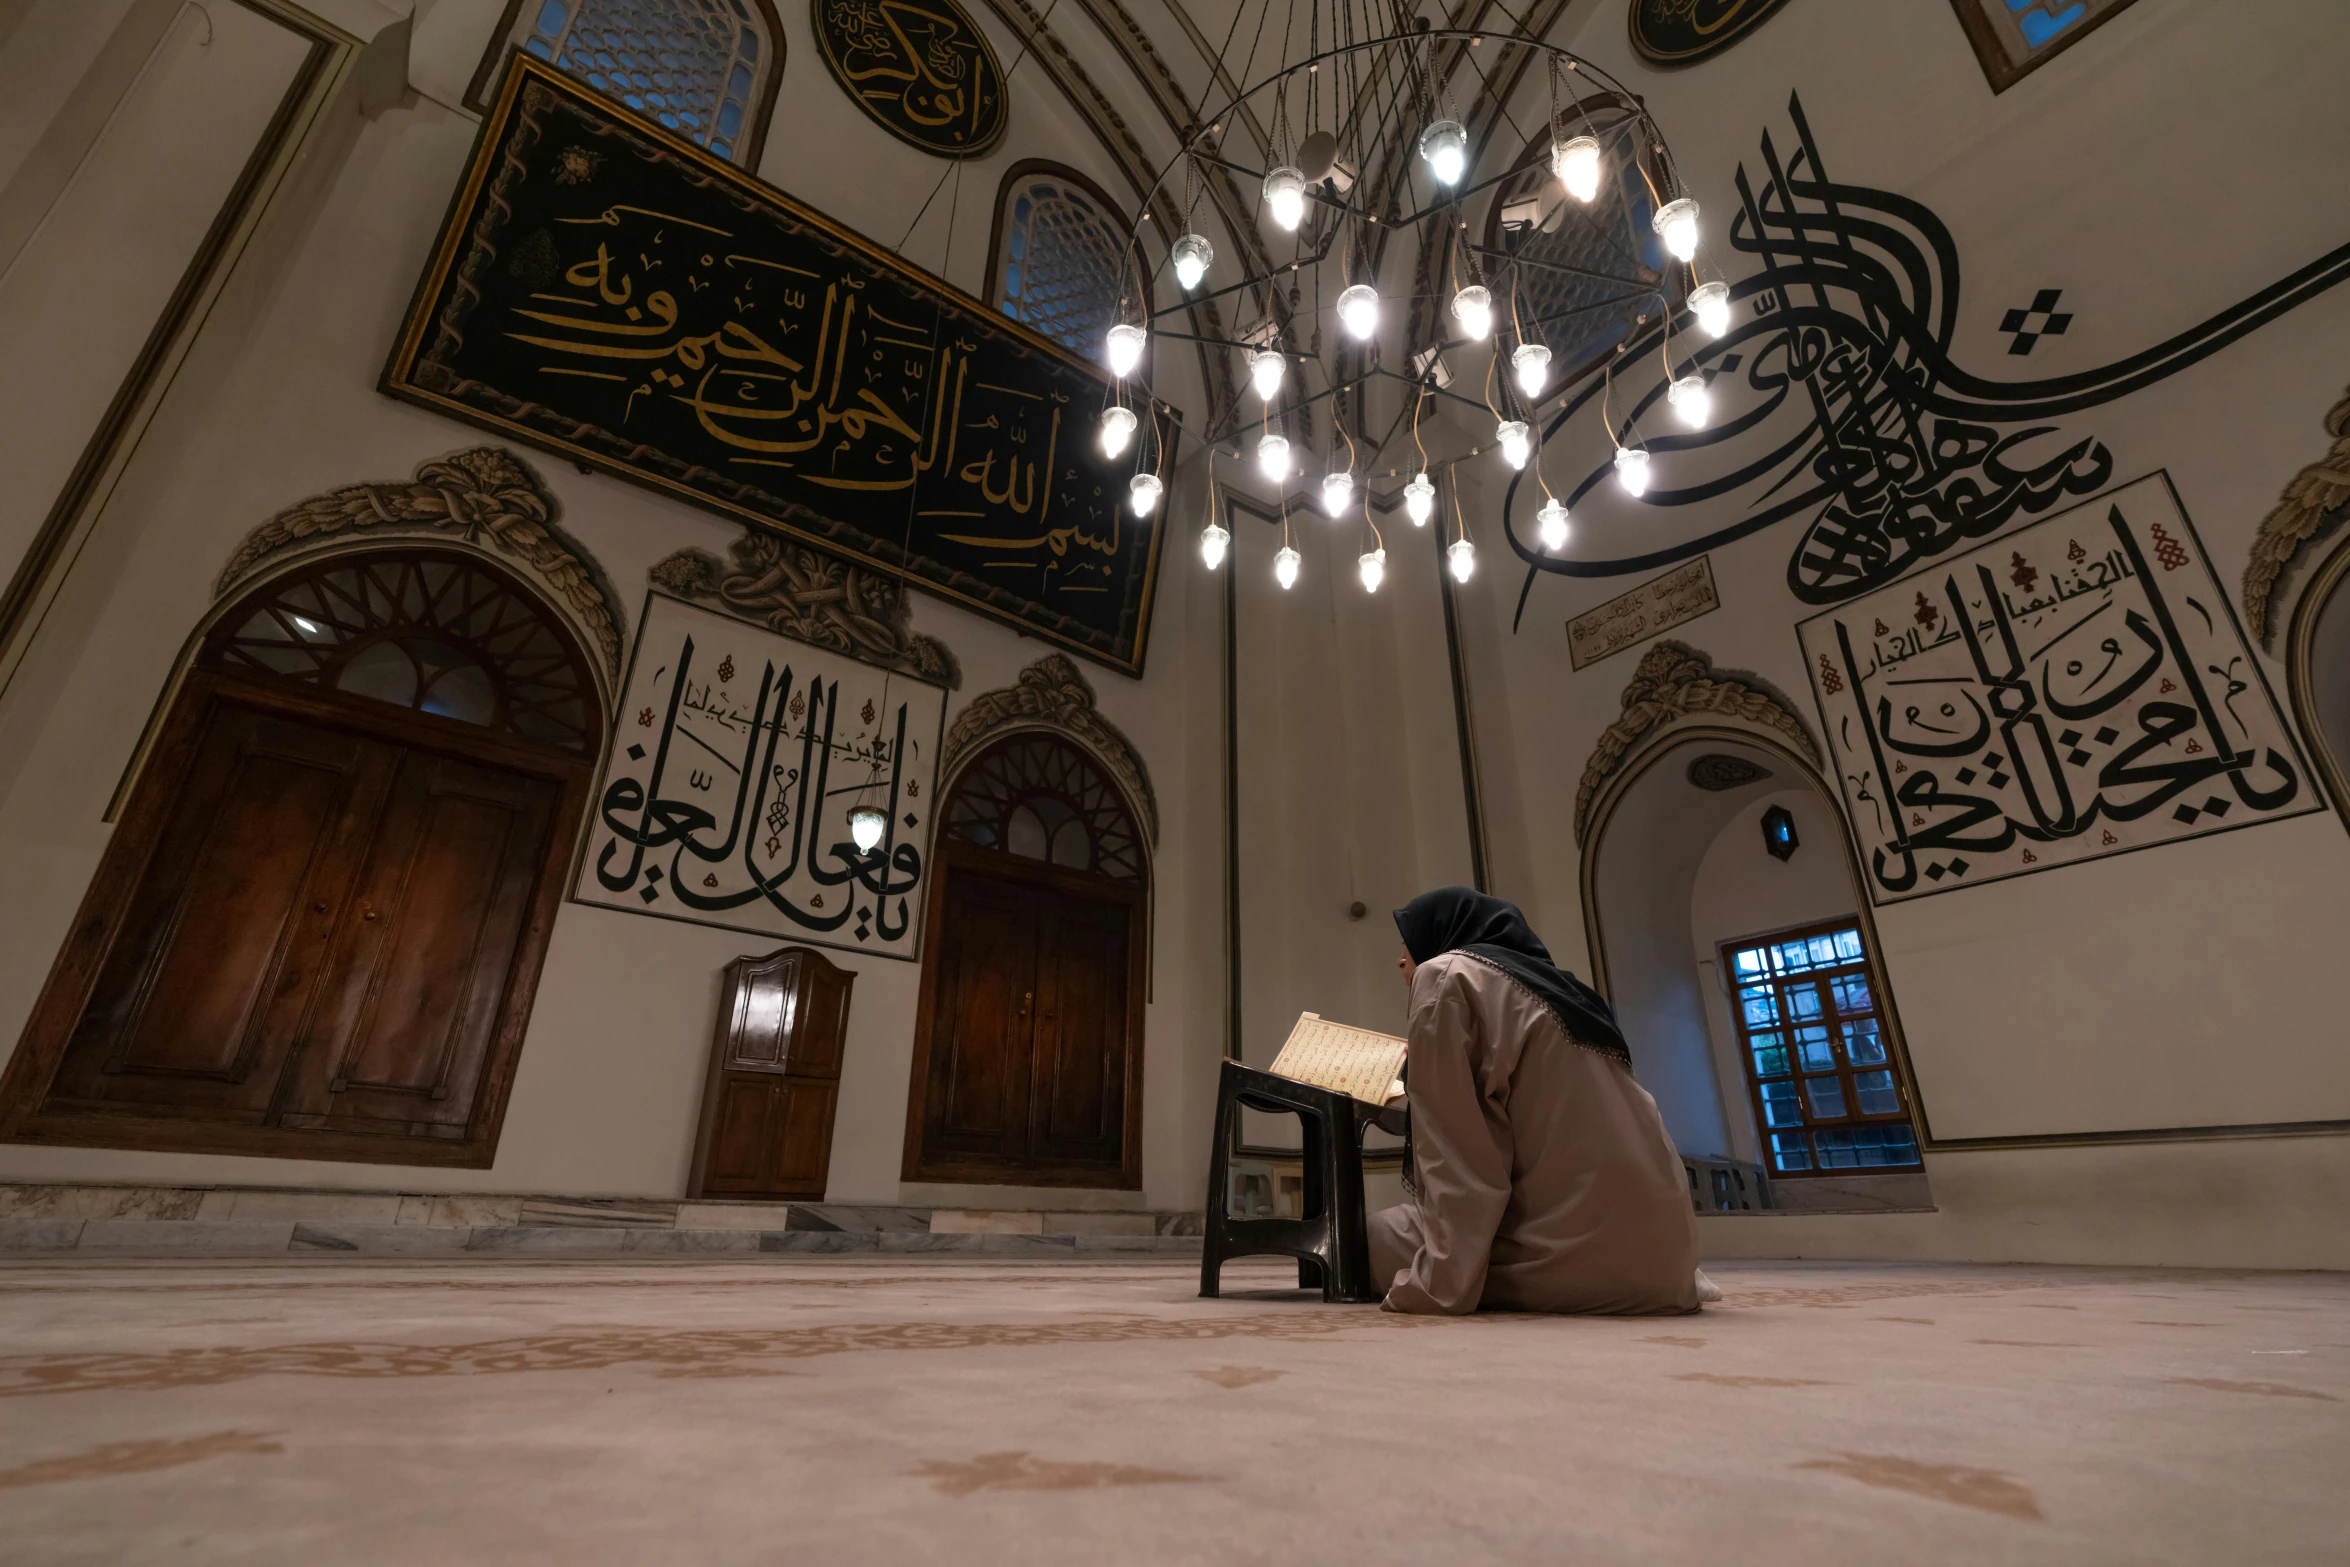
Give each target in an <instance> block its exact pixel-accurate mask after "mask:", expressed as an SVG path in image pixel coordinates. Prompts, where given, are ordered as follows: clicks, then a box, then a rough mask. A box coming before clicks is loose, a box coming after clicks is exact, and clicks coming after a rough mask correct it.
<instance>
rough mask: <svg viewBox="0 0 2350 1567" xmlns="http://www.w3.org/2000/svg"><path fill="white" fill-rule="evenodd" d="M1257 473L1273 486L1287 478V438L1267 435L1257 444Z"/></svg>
mask: <svg viewBox="0 0 2350 1567" xmlns="http://www.w3.org/2000/svg"><path fill="white" fill-rule="evenodd" d="M1257 472H1259V473H1261V474H1263V475H1264V476H1265V477H1266V478H1268V479H1270V480H1272V481H1273V482H1274V483H1275V484H1279V483H1280V482H1281V481H1282V480H1284V479H1286V478H1288V477H1289V437H1287V436H1285V435H1268V436H1266V437H1265V438H1264V439H1262V440H1260V441H1258V442H1257Z"/></svg>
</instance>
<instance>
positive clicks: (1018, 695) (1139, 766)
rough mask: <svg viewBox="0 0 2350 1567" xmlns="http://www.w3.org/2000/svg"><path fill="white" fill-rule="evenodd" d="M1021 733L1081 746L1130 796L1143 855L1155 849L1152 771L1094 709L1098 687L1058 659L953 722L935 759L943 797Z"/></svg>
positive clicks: (1043, 662)
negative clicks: (1039, 732) (1043, 733)
mask: <svg viewBox="0 0 2350 1567" xmlns="http://www.w3.org/2000/svg"><path fill="white" fill-rule="evenodd" d="M1023 729H1043V730H1050V731H1052V732H1054V733H1056V734H1059V735H1061V736H1063V737H1065V738H1067V739H1069V740H1072V741H1074V742H1076V744H1077V745H1078V747H1079V748H1080V749H1082V750H1084V751H1085V752H1086V753H1087V754H1088V755H1089V756H1091V757H1092V758H1093V760H1094V761H1095V762H1096V763H1098V764H1099V765H1100V766H1101V768H1102V769H1103V771H1105V772H1106V773H1108V774H1109V777H1110V781H1111V782H1112V783H1113V784H1115V785H1116V786H1117V788H1118V790H1119V792H1120V793H1121V794H1123V795H1124V796H1125V798H1126V808H1127V809H1128V810H1129V811H1131V812H1132V813H1133V814H1134V819H1135V820H1136V821H1137V822H1139V823H1140V824H1141V826H1142V834H1143V841H1144V844H1145V847H1146V849H1148V850H1155V849H1156V848H1157V846H1158V841H1159V799H1158V795H1157V793H1156V792H1155V791H1154V790H1153V789H1152V788H1151V776H1150V769H1149V768H1148V767H1146V766H1145V765H1144V763H1143V760H1142V753H1141V752H1139V751H1137V750H1136V749H1135V748H1134V742H1133V741H1131V740H1129V739H1127V738H1126V736H1125V734H1124V733H1123V732H1122V731H1121V730H1120V729H1119V728H1118V726H1117V725H1115V724H1113V723H1111V722H1110V721H1109V720H1108V719H1107V718H1104V717H1103V716H1102V715H1101V713H1100V711H1099V710H1098V709H1097V708H1096V707H1095V706H1094V695H1093V686H1092V685H1091V684H1090V683H1089V682H1088V681H1087V680H1086V678H1085V676H1084V675H1083V674H1081V673H1080V672H1079V671H1078V668H1077V665H1076V664H1075V663H1074V662H1072V661H1071V660H1070V659H1069V658H1068V656H1067V655H1065V654H1061V653H1048V654H1046V655H1045V656H1044V657H1043V658H1040V659H1038V660H1037V661H1036V662H1035V663H1033V664H1031V665H1029V666H1028V667H1027V668H1026V669H1023V670H1022V671H1020V678H1019V680H1018V681H1016V682H1015V683H1013V684H1012V685H1009V686H1004V687H1001V688H999V689H997V690H994V691H983V692H981V693H980V694H979V695H977V696H975V697H973V698H972V699H971V702H970V705H969V706H967V707H965V708H964V709H963V711H962V712H960V713H958V714H957V715H955V721H954V723H953V724H951V725H950V726H948V729H947V737H946V741H945V744H944V745H943V746H942V748H941V750H940V755H939V759H938V787H939V797H940V798H941V799H950V798H952V797H953V794H954V791H955V788H956V786H957V785H958V784H959V783H960V781H961V774H962V772H963V770H964V769H965V768H966V767H968V766H969V765H970V764H971V762H972V761H973V760H974V759H975V758H977V757H978V755H979V753H980V752H982V751H984V750H985V749H987V747H988V745H989V744H990V743H992V742H993V741H996V740H999V739H1001V738H1003V737H1004V736H1006V735H1009V734H1013V733H1016V732H1018V731H1020V730H1023Z"/></svg>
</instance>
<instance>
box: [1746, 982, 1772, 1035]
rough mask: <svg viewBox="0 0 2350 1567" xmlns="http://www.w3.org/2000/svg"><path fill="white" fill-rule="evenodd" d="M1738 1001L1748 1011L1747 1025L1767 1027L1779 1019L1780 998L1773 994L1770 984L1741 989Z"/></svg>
mask: <svg viewBox="0 0 2350 1567" xmlns="http://www.w3.org/2000/svg"><path fill="white" fill-rule="evenodd" d="M1738 1001H1739V1006H1740V1008H1741V1009H1742V1010H1743V1011H1744V1012H1745V1013H1746V1026H1747V1027H1749V1028H1755V1027H1765V1028H1767V1027H1769V1026H1770V1025H1771V1024H1773V1023H1776V1022H1778V1021H1779V1002H1778V998H1777V997H1775V996H1773V995H1772V994H1771V992H1770V989H1769V987H1768V986H1758V987H1756V988H1755V989H1752V990H1746V991H1741V992H1740V993H1739V997H1738Z"/></svg>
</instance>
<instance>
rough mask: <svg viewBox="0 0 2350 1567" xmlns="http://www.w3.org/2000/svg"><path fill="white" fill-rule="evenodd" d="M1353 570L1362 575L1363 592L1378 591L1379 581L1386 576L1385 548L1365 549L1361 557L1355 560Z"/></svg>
mask: <svg viewBox="0 0 2350 1567" xmlns="http://www.w3.org/2000/svg"><path fill="white" fill-rule="evenodd" d="M1355 570H1357V571H1359V572H1361V573H1362V575H1363V591H1364V592H1365V593H1376V592H1378V591H1379V584H1380V582H1381V581H1382V580H1383V579H1384V578H1385V577H1386V576H1387V552H1386V551H1385V550H1368V551H1365V552H1364V554H1363V558H1362V559H1360V560H1358V561H1356V562H1355Z"/></svg>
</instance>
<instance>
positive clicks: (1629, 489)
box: [1616, 446, 1648, 499]
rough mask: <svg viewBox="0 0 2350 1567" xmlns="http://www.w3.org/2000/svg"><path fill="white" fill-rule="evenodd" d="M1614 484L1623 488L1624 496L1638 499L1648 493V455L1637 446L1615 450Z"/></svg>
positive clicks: (1620, 447)
mask: <svg viewBox="0 0 2350 1567" xmlns="http://www.w3.org/2000/svg"><path fill="white" fill-rule="evenodd" d="M1616 482H1617V483H1618V484H1620V485H1622V486H1623V487H1624V493H1625V494H1626V495H1629V496H1632V497H1634V498H1636V499H1637V498H1638V497H1640V496H1643V495H1646V494H1647V493H1648V453H1647V452H1645V451H1643V450H1641V448H1639V447H1637V446H1619V447H1617V448H1616Z"/></svg>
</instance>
